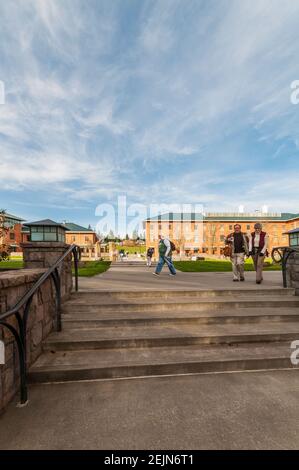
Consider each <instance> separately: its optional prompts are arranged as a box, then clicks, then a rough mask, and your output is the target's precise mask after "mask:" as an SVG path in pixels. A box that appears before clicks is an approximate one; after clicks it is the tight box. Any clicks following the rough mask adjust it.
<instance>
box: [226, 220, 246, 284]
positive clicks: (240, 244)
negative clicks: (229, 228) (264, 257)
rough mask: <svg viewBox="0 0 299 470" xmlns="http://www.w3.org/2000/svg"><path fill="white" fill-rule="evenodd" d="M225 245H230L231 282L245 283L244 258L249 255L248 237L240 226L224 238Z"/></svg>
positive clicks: (235, 227) (237, 225)
mask: <svg viewBox="0 0 299 470" xmlns="http://www.w3.org/2000/svg"><path fill="white" fill-rule="evenodd" d="M225 243H226V244H227V245H231V250H232V252H231V262H232V265H233V281H234V282H237V281H241V282H242V281H245V277H244V264H245V256H246V255H247V256H248V255H249V249H248V237H247V235H246V234H245V233H243V232H242V227H241V225H240V224H236V225H235V226H234V233H231V234H230V235H228V236H227V237H226V241H225Z"/></svg>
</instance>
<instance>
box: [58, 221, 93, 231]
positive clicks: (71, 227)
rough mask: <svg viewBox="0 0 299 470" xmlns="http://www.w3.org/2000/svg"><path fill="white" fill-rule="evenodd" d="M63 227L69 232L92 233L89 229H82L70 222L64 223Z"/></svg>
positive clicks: (80, 226)
mask: <svg viewBox="0 0 299 470" xmlns="http://www.w3.org/2000/svg"><path fill="white" fill-rule="evenodd" d="M63 225H64V227H66V229H67V230H69V231H70V232H93V230H92V229H91V228H85V227H82V225H78V224H73V223H72V222H65V223H64V224H63Z"/></svg>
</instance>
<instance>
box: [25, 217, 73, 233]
mask: <svg viewBox="0 0 299 470" xmlns="http://www.w3.org/2000/svg"><path fill="white" fill-rule="evenodd" d="M36 225H39V226H45V227H61V228H63V229H64V230H68V229H67V228H66V227H65V225H63V224H58V223H57V222H54V220H51V219H44V220H37V221H36V222H28V223H27V222H26V224H24V226H25V227H35V226H36Z"/></svg>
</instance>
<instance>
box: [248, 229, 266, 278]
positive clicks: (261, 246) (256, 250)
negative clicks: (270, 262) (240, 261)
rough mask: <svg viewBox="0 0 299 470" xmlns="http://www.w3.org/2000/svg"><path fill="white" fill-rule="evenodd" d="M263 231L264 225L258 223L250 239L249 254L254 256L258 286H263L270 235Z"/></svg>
mask: <svg viewBox="0 0 299 470" xmlns="http://www.w3.org/2000/svg"><path fill="white" fill-rule="evenodd" d="M262 229H263V226H262V224H260V223H259V222H257V223H256V224H255V225H254V232H253V233H252V234H251V237H250V239H249V252H250V255H251V256H252V260H253V264H254V269H255V272H256V283H257V284H261V283H262V281H263V267H264V260H265V256H267V255H268V251H267V248H268V244H269V235H268V234H267V233H266V232H263V230H262Z"/></svg>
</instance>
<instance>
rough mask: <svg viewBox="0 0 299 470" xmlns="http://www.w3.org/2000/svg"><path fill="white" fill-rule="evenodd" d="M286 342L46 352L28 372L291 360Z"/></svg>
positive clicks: (288, 344) (288, 345)
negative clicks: (253, 360)
mask: <svg viewBox="0 0 299 470" xmlns="http://www.w3.org/2000/svg"><path fill="white" fill-rule="evenodd" d="M290 355H291V349H290V343H289V342H279V343H275V342H274V343H262V344H259V345H258V346H257V345H252V344H249V345H239V346H223V345H221V346H219V345H217V346H213V347H211V346H180V347H179V348H178V347H176V346H172V347H158V348H139V349H138V350H136V349H134V348H131V349H130V348H126V349H125V348H118V349H103V350H80V351H56V352H55V353H51V352H45V353H44V354H43V355H42V356H40V357H39V359H38V360H37V361H36V362H35V364H34V365H33V366H32V367H31V369H30V372H38V371H41V370H49V371H50V370H59V369H60V370H64V369H68V370H74V369H80V368H89V369H93V368H105V367H125V366H132V365H155V364H176V363H192V362H219V361H235V360H239V361H242V360H250V359H261V360H262V359H265V360H267V359H271V358H290Z"/></svg>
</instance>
